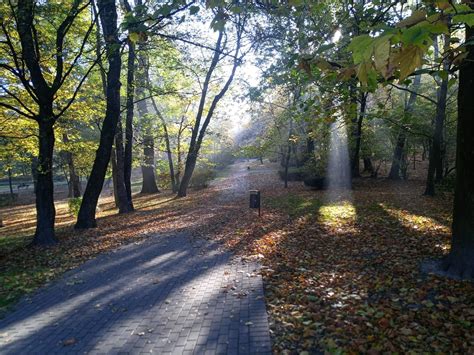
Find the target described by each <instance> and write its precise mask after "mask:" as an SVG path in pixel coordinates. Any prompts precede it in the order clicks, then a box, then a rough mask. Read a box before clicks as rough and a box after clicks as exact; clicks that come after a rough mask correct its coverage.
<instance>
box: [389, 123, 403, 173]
mask: <svg viewBox="0 0 474 355" xmlns="http://www.w3.org/2000/svg"><path fill="white" fill-rule="evenodd" d="M406 138H407V137H406V132H405V128H404V127H401V128H400V132H399V133H398V136H397V143H396V145H395V150H394V151H393V158H392V166H391V167H390V173H389V174H388V178H389V179H392V180H400V178H401V177H400V169H401V166H402V155H403V149H404V148H405V140H406Z"/></svg>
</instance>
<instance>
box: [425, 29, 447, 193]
mask: <svg viewBox="0 0 474 355" xmlns="http://www.w3.org/2000/svg"><path fill="white" fill-rule="evenodd" d="M444 41H445V44H444V53H447V51H449V45H450V36H447V35H445V37H444ZM448 69H449V62H448V59H447V58H445V59H444V62H443V70H446V71H447V70H448ZM447 98H448V78H443V79H442V81H441V85H440V87H439V89H438V101H437V104H436V117H435V128H434V133H433V139H432V143H431V148H430V150H429V153H430V155H429V163H428V177H427V179H426V189H425V193H424V195H427V196H434V195H435V193H436V191H435V182H436V181H438V182H439V181H440V180H441V178H442V176H443V157H442V149H441V147H442V145H443V129H444V122H445V120H446V102H447ZM435 174H436V175H435Z"/></svg>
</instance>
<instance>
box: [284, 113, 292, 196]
mask: <svg viewBox="0 0 474 355" xmlns="http://www.w3.org/2000/svg"><path fill="white" fill-rule="evenodd" d="M292 135H293V120H292V119H291V118H290V129H289V130H288V149H287V151H286V157H285V189H286V188H288V168H289V165H290V157H291V136H292Z"/></svg>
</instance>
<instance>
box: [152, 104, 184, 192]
mask: <svg viewBox="0 0 474 355" xmlns="http://www.w3.org/2000/svg"><path fill="white" fill-rule="evenodd" d="M151 102H152V104H153V108H154V109H155V112H156V114H157V115H158V117H159V118H160V121H161V124H162V126H163V133H164V136H165V145H166V155H167V157H168V167H169V170H170V181H171V189H172V191H173V192H178V185H177V184H176V179H175V175H174V164H173V154H172V152H171V143H170V136H169V134H168V127H167V125H166V121H165V118H164V117H163V115H162V114H161V112H160V110H158V105H157V104H156V102H155V99H154V98H153V97H151Z"/></svg>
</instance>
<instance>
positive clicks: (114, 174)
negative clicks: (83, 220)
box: [110, 147, 120, 208]
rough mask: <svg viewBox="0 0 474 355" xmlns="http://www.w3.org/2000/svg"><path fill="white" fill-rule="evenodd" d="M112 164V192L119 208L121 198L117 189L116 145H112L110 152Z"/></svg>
mask: <svg viewBox="0 0 474 355" xmlns="http://www.w3.org/2000/svg"><path fill="white" fill-rule="evenodd" d="M110 165H111V167H112V193H113V195H114V203H115V207H117V208H119V205H120V200H119V194H118V190H117V186H118V182H117V154H116V153H115V147H112V151H111V152H110Z"/></svg>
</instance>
